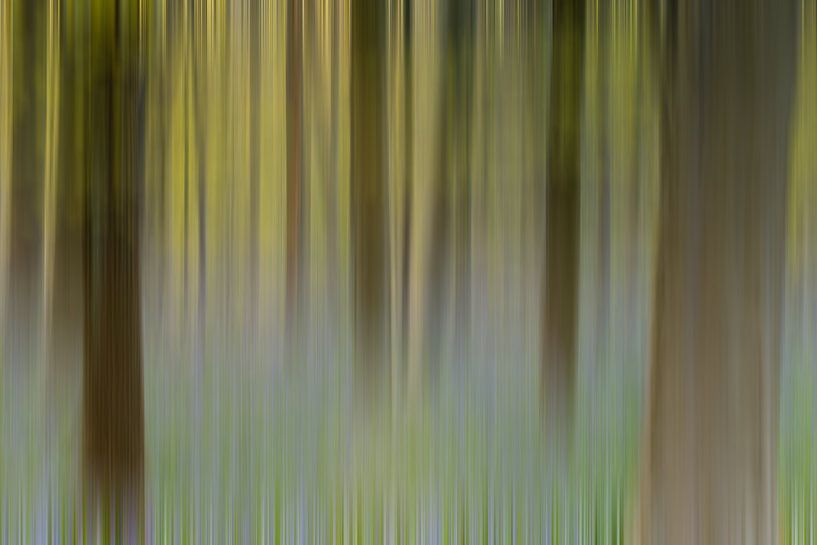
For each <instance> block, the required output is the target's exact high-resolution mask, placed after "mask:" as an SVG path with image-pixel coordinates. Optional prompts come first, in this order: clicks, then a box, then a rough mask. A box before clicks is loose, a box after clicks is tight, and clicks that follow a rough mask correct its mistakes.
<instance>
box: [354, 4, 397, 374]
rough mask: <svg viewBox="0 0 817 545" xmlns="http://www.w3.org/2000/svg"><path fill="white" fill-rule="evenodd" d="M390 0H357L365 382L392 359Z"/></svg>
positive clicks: (358, 241)
mask: <svg viewBox="0 0 817 545" xmlns="http://www.w3.org/2000/svg"><path fill="white" fill-rule="evenodd" d="M385 9H386V8H385V2H383V1H382V0H353V1H352V23H351V24H352V28H351V32H352V44H351V47H352V67H351V69H352V81H351V87H352V150H351V151H352V233H353V235H352V237H353V248H352V251H353V253H354V269H353V270H354V278H355V280H354V298H355V303H354V312H355V330H356V333H355V346H356V349H355V350H356V361H357V365H358V370H359V372H360V373H362V375H363V376H361V379H363V380H362V381H363V382H364V383H370V382H374V381H376V380H377V379H378V378H379V377H380V375H381V369H382V368H384V367H385V363H386V361H387V360H386V357H387V353H386V347H387V343H386V340H385V339H386V338H387V336H388V335H387V332H388V328H387V327H386V323H387V320H386V318H387V316H388V314H387V310H388V309H387V307H386V305H387V300H388V299H387V287H388V286H387V277H386V270H385V266H386V256H387V253H386V250H387V240H386V236H387V232H386V218H385V210H386V204H387V202H386V183H385V175H386V170H385V164H384V160H383V158H384V155H385V147H384V141H385V136H386V135H385V132H384V128H385V115H386V109H385V105H386V104H385V92H384V91H385V83H386V80H385V66H386V56H385V46H386V42H385V32H384V28H385V23H386V18H385Z"/></svg>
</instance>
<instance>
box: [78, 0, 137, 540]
mask: <svg viewBox="0 0 817 545" xmlns="http://www.w3.org/2000/svg"><path fill="white" fill-rule="evenodd" d="M120 4H121V3H120V2H116V3H114V4H112V5H111V6H109V7H108V8H107V9H106V10H103V13H102V14H101V15H100V17H99V19H97V20H95V21H93V22H92V23H91V25H92V26H94V27H96V26H98V27H99V28H93V33H92V35H91V36H92V37H91V43H90V47H89V48H88V50H87V52H86V53H85V55H87V57H86V58H85V59H84V65H85V68H86V70H87V73H85V74H83V76H84V77H85V78H86V80H85V81H86V82H87V83H86V85H87V87H85V89H84V100H85V101H86V105H87V106H86V107H87V112H88V126H87V127H86V132H85V142H86V145H85V163H86V187H85V207H84V225H83V238H84V256H83V266H84V270H83V284H84V286H83V288H84V294H83V297H84V326H85V336H84V340H85V357H84V390H83V396H84V399H83V402H84V426H85V470H86V480H87V484H88V486H89V488H90V492H91V494H92V496H93V497H95V498H97V500H99V501H102V502H104V504H109V502H113V505H115V506H116V507H115V508H114V509H115V512H116V513H117V514H116V516H117V517H121V516H125V513H124V512H123V510H124V509H126V508H127V509H128V510H131V509H133V510H135V512H133V511H131V512H130V516H137V517H141V516H142V515H141V510H142V506H141V500H142V489H143V482H142V481H143V474H144V411H143V399H142V338H141V300H140V272H141V271H140V266H139V255H140V253H139V226H138V221H137V218H138V210H137V206H138V200H137V199H138V197H137V195H138V184H139V180H140V178H141V176H142V149H143V141H142V136H143V114H144V109H143V98H144V94H143V75H142V73H141V72H140V69H139V64H138V62H137V58H136V57H137V55H138V54H139V53H138V51H137V50H136V47H137V36H138V32H137V30H136V28H133V27H130V28H129V27H128V26H126V25H127V23H126V22H125V20H123V19H121V18H120V11H121V9H123V8H124V7H125V6H123V5H120ZM134 26H135V25H134ZM119 520H121V519H119ZM119 524H121V522H120V523H119ZM119 531H121V529H120V530H119Z"/></svg>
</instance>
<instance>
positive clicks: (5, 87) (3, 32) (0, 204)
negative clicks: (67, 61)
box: [0, 0, 14, 331]
mask: <svg viewBox="0 0 817 545" xmlns="http://www.w3.org/2000/svg"><path fill="white" fill-rule="evenodd" d="M11 20H12V0H0V331H5V309H6V282H7V271H8V263H9V229H10V227H11V224H10V222H9V219H10V218H9V215H10V213H11V144H12V143H11V116H12V109H11V105H12V101H11V89H12V86H13V70H12V68H13V65H12V63H13V59H14V51H13V43H14V42H13V40H12V29H11Z"/></svg>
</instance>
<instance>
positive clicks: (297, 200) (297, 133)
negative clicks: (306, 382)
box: [286, 0, 303, 338]
mask: <svg viewBox="0 0 817 545" xmlns="http://www.w3.org/2000/svg"><path fill="white" fill-rule="evenodd" d="M301 1H302V0H289V2H288V4H287V43H286V51H287V53H286V55H287V57H286V63H287V91H286V94H287V188H286V195H287V196H286V199H287V214H286V215H287V221H286V285H287V288H286V289H287V293H286V299H287V302H286V310H287V324H288V326H289V327H294V325H295V322H294V320H295V317H296V314H297V313H298V306H299V304H300V303H299V299H300V286H299V284H300V277H301V266H300V265H301V259H302V257H301V233H302V229H303V226H302V219H301V215H302V214H301V212H302V208H303V204H302V202H301V200H302V193H303V191H302V186H303V184H302V180H303V173H302V170H303V136H302V131H303V29H302V20H303V7H302V5H301ZM289 337H290V338H292V335H289Z"/></svg>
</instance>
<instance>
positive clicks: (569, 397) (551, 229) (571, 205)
mask: <svg viewBox="0 0 817 545" xmlns="http://www.w3.org/2000/svg"><path fill="white" fill-rule="evenodd" d="M584 9H585V8H584V0H554V3H553V61H552V65H551V66H552V68H551V76H550V81H551V91H550V110H549V126H548V157H547V160H548V166H547V181H546V184H547V195H546V207H547V210H546V222H547V225H546V229H545V233H546V235H545V236H546V248H545V289H544V290H543V296H544V299H545V301H544V319H543V325H544V331H543V334H542V342H543V345H542V350H541V357H542V358H543V359H542V367H543V373H542V379H543V381H544V383H545V384H544V387H545V391H544V396H545V400H544V401H545V404H546V405H545V406H546V413H547V420H548V426H549V427H550V428H554V427H562V426H566V427H569V426H570V421H571V420H572V412H573V411H572V405H573V400H574V388H575V386H574V383H575V375H576V337H577V327H578V265H579V149H580V139H579V127H580V123H581V118H580V113H581V98H580V97H581V95H582V93H581V88H582V71H583V64H584V62H583V61H584Z"/></svg>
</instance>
